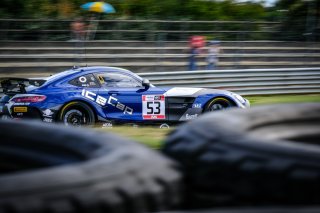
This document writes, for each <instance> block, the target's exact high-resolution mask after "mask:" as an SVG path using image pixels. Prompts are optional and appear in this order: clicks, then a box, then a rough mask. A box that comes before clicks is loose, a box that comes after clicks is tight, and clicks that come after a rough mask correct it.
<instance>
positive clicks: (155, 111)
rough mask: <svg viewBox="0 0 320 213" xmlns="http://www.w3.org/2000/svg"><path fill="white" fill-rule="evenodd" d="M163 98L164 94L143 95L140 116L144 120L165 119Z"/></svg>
mask: <svg viewBox="0 0 320 213" xmlns="http://www.w3.org/2000/svg"><path fill="white" fill-rule="evenodd" d="M165 112H166V110H165V98H164V95H143V96H142V116H143V119H145V120H148V119H150V120H157V119H165V118H166V114H165Z"/></svg>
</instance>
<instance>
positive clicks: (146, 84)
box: [142, 79, 150, 88]
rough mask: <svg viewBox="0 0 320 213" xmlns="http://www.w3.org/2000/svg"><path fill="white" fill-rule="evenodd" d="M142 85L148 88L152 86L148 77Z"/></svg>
mask: <svg viewBox="0 0 320 213" xmlns="http://www.w3.org/2000/svg"><path fill="white" fill-rule="evenodd" d="M142 86H144V87H146V88H148V87H150V81H149V80H148V79H143V80H142Z"/></svg>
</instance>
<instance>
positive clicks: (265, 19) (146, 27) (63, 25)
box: [0, 0, 320, 41]
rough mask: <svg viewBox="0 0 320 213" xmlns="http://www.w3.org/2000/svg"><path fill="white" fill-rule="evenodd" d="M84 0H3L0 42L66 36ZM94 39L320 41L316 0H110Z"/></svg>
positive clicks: (319, 4)
mask: <svg viewBox="0 0 320 213" xmlns="http://www.w3.org/2000/svg"><path fill="white" fill-rule="evenodd" d="M85 3H87V1H86V0H68V1H65V0H29V1H23V0H14V1H13V0H3V1H1V8H0V18H1V21H0V26H1V39H2V40H46V41H48V40H51V41H52V40H53V41H55V40H60V41H64V40H68V38H69V37H70V35H69V26H70V22H72V21H73V20H74V19H75V18H79V17H82V18H83V20H84V21H89V19H90V18H91V16H92V13H90V12H88V11H86V10H84V9H82V8H80V6H81V5H83V4H85ZM108 3H109V4H111V5H112V6H113V7H114V8H115V10H116V12H115V13H109V14H104V13H101V14H99V18H100V23H99V27H98V31H97V35H96V36H95V39H96V40H110V39H112V40H114V39H116V40H119V39H132V40H142V41H162V40H164V41H181V40H186V39H188V37H189V36H190V35H193V34H202V35H205V36H207V38H208V39H212V38H214V39H219V40H284V41H319V33H320V1H319V0H278V1H274V0H269V1H236V0H216V1H214V0H162V1H159V0H109V1H108Z"/></svg>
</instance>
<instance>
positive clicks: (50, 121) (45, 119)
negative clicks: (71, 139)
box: [43, 118, 53, 123]
mask: <svg viewBox="0 0 320 213" xmlns="http://www.w3.org/2000/svg"><path fill="white" fill-rule="evenodd" d="M43 121H44V122H47V123H52V122H53V120H52V118H44V119H43Z"/></svg>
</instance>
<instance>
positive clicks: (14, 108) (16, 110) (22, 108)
mask: <svg viewBox="0 0 320 213" xmlns="http://www.w3.org/2000/svg"><path fill="white" fill-rule="evenodd" d="M13 112H17V113H21V112H28V108H27V107H13Z"/></svg>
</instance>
